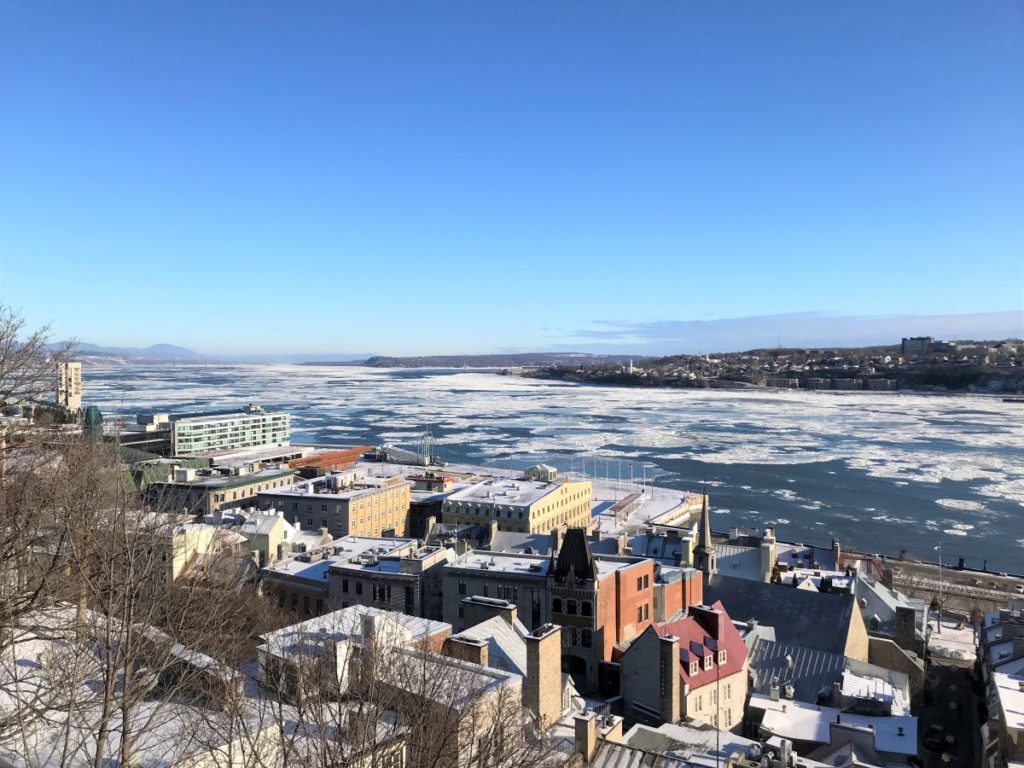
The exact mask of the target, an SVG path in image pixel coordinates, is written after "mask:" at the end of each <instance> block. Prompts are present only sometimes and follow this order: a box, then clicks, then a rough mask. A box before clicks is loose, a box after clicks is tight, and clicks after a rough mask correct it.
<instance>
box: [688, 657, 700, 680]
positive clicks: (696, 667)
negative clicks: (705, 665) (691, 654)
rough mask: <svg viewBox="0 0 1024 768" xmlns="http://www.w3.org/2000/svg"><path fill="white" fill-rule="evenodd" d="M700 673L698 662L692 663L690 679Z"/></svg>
mask: <svg viewBox="0 0 1024 768" xmlns="http://www.w3.org/2000/svg"><path fill="white" fill-rule="evenodd" d="M699 671H700V664H699V663H698V662H696V661H691V662H690V677H693V676H694V675H696V674H697V672H699Z"/></svg>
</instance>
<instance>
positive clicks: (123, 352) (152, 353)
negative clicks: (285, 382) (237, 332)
mask: <svg viewBox="0 0 1024 768" xmlns="http://www.w3.org/2000/svg"><path fill="white" fill-rule="evenodd" d="M66 343H68V342H58V343H54V344H49V345H47V346H48V348H49V349H50V350H56V349H60V348H62V347H63V346H64V345H65V344H66ZM72 344H73V347H74V354H75V355H77V356H80V357H103V358H117V359H120V360H122V361H125V362H146V361H148V362H167V363H216V362H223V363H304V362H323V363H342V362H345V361H353V362H354V363H360V362H362V361H364V360H366V359H367V358H369V357H371V355H370V353H368V352H364V353H359V354H355V353H348V352H338V353H334V354H299V353H295V352H283V353H274V352H270V353H265V352H256V353H252V354H234V355H206V354H203V353H201V352H196V351H195V350H192V349H188V348H186V347H179V346H177V345H175V344H151V345H150V346H148V347H111V346H103V345H101V344H89V343H88V342H84V341H78V342H72Z"/></svg>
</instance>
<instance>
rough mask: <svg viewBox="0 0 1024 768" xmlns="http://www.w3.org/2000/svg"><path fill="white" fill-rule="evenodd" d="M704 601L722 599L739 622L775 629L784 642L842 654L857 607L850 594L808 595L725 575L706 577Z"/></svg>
mask: <svg viewBox="0 0 1024 768" xmlns="http://www.w3.org/2000/svg"><path fill="white" fill-rule="evenodd" d="M704 600H705V602H714V601H718V600H721V601H722V602H723V603H724V604H725V605H727V606H729V613H730V615H731V616H732V617H733V618H735V619H738V620H739V621H747V620H749V619H756V620H757V622H758V623H759V624H767V625H768V626H770V627H774V628H775V636H776V639H777V640H778V641H779V642H780V643H792V644H793V645H799V646H802V647H804V648H810V649H814V650H822V651H831V652H832V653H839V654H842V653H844V652H845V650H846V640H847V634H848V633H849V631H850V624H851V621H852V620H853V617H854V606H855V604H854V600H853V596H852V595H848V594H828V593H824V592H807V591H804V590H802V589H793V588H792V587H784V586H781V585H779V584H765V583H763V582H760V581H749V580H747V579H739V578H735V577H731V576H725V575H722V574H717V575H715V576H712V577H710V578H709V577H707V576H705V578H704ZM857 621H860V619H859V618H858V619H857Z"/></svg>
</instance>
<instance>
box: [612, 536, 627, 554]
mask: <svg viewBox="0 0 1024 768" xmlns="http://www.w3.org/2000/svg"><path fill="white" fill-rule="evenodd" d="M628 541H629V540H628V539H627V538H626V534H624V533H621V534H619V536H618V538H616V539H615V554H616V555H624V554H626V546H627V544H628Z"/></svg>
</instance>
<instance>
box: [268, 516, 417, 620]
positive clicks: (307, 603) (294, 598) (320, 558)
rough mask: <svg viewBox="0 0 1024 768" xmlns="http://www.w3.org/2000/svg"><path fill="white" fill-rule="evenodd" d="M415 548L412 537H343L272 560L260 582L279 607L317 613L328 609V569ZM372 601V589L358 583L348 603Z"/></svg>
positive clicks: (309, 613)
mask: <svg viewBox="0 0 1024 768" xmlns="http://www.w3.org/2000/svg"><path fill="white" fill-rule="evenodd" d="M415 549H416V540H415V539H395V538H374V537H366V536H345V537H343V538H340V539H335V540H333V541H331V542H330V544H327V545H324V546H322V547H319V548H317V549H313V550H309V551H306V552H301V553H299V554H296V555H293V556H292V557H289V558H286V559H283V560H278V561H277V562H276V563H272V564H271V565H269V566H267V567H266V568H264V569H263V570H262V571H260V581H261V584H262V585H263V587H264V588H265V589H270V590H272V591H273V592H274V593H275V594H276V595H277V603H278V605H279V606H281V607H282V608H287V609H289V610H291V611H293V612H295V613H298V614H300V615H303V616H318V615H321V614H323V613H325V612H327V611H328V610H329V608H330V601H329V589H330V570H331V568H333V567H334V566H337V565H344V564H345V563H348V562H350V561H352V560H363V561H369V560H373V559H380V558H385V557H389V556H391V557H398V556H401V555H404V554H407V553H412V552H414V551H415ZM403 597H404V593H403ZM372 602H373V592H372V589H369V588H367V587H363V586H360V587H359V591H358V593H357V592H356V591H355V589H354V588H353V592H352V599H351V600H350V601H349V605H371V604H372Z"/></svg>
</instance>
